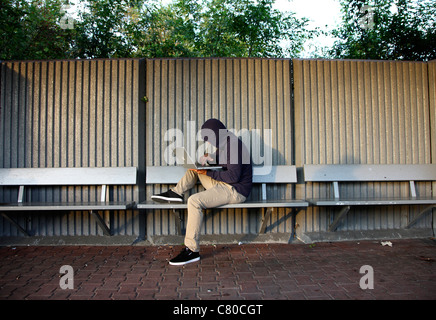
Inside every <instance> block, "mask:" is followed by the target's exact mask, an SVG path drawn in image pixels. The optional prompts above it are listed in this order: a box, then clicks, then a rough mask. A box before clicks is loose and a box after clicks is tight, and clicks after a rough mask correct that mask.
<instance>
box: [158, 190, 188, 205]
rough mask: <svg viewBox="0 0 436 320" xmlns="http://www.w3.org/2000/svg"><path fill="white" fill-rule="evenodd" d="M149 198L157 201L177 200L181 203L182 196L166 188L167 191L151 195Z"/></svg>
mask: <svg viewBox="0 0 436 320" xmlns="http://www.w3.org/2000/svg"><path fill="white" fill-rule="evenodd" d="M151 200H154V201H157V202H179V203H183V196H181V195H179V194H177V193H175V192H174V191H173V190H168V191H167V192H164V193H161V194H154V195H152V196H151Z"/></svg>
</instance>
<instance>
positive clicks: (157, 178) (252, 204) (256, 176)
mask: <svg viewBox="0 0 436 320" xmlns="http://www.w3.org/2000/svg"><path fill="white" fill-rule="evenodd" d="M262 170H265V168H256V167H254V168H253V183H255V184H261V185H262V198H261V199H259V200H247V201H245V202H243V203H237V204H227V205H223V206H220V207H217V208H220V209H230V208H232V209H236V208H264V209H267V210H266V212H265V213H264V215H263V218H262V221H261V227H260V230H259V233H265V229H266V225H267V223H268V219H269V217H270V215H271V213H272V212H273V211H274V208H292V212H293V213H294V217H295V215H296V214H297V213H298V212H299V211H300V210H302V209H304V208H306V207H308V205H309V203H308V202H306V201H303V200H295V199H267V188H266V185H267V184H269V183H284V184H288V183H296V182H297V172H296V167H295V166H272V168H271V171H270V172H269V174H266V175H265V174H262V173H263V172H262ZM185 172H186V169H185V168H183V167H182V166H160V167H159V166H153V167H147V169H146V184H148V185H150V184H164V185H175V184H177V183H178V182H179V180H180V179H181V178H182V177H183V175H184V174H185ZM136 208H137V209H142V210H159V209H160V210H162V209H164V210H172V212H173V213H174V216H175V218H176V229H177V230H176V231H177V233H178V234H181V225H180V223H181V219H180V215H179V213H178V212H177V210H185V209H187V204H186V203H157V202H154V201H152V200H148V201H144V202H141V203H139V204H137V206H136ZM214 209H215V208H214Z"/></svg>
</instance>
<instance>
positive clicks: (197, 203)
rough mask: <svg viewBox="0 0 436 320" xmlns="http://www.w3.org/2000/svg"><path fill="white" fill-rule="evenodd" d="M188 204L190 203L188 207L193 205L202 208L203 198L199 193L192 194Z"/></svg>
mask: <svg viewBox="0 0 436 320" xmlns="http://www.w3.org/2000/svg"><path fill="white" fill-rule="evenodd" d="M187 205H188V208H189V207H191V206H192V207H194V208H197V209H202V205H201V199H200V197H199V196H198V194H193V195H192V196H190V197H189V198H188V202H187Z"/></svg>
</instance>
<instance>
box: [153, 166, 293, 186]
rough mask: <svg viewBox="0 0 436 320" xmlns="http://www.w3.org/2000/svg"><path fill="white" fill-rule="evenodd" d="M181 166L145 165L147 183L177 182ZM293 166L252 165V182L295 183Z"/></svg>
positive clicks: (181, 173)
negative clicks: (269, 166)
mask: <svg viewBox="0 0 436 320" xmlns="http://www.w3.org/2000/svg"><path fill="white" fill-rule="evenodd" d="M185 172H186V169H185V168H183V167H182V166H161V167H159V166H155V167H152V166H150V167H147V171H146V183H147V184H177V182H179V180H180V179H181V178H182V177H183V175H184V174H185ZM296 182H297V170H296V167H295V166H271V168H268V167H253V183H296Z"/></svg>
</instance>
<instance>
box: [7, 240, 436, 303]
mask: <svg viewBox="0 0 436 320" xmlns="http://www.w3.org/2000/svg"><path fill="white" fill-rule="evenodd" d="M392 243H393V246H392V247H389V246H382V245H381V244H380V242H379V241H360V242H357V241H353V242H337V243H316V244H314V245H307V244H242V245H207V246H202V252H201V261H200V262H198V263H192V264H189V265H186V266H180V267H179V266H170V265H168V262H167V260H168V259H170V258H171V257H173V256H174V255H176V254H178V252H179V251H180V250H181V249H182V247H181V246H105V247H102V246H51V247H50V246H32V247H2V248H0V261H1V262H0V299H1V300H23V299H24V300H41V299H42V300H66V299H67V300H89V299H92V300H124V299H145V300H160V299H171V300H173V299H182V300H183V299H187V300H199V299H205V300H210V299H213V300H216V299H225V300H233V299H236V300H256V299H265V300H277V299H299V300H319V299H322V300H333V299H341V300H349V299H377V300H378V299H395V300H396V299H427V300H434V299H436V241H435V240H433V239H419V240H395V241H392ZM62 265H70V266H72V267H73V270H74V283H73V286H74V288H73V289H64V290H63V289H61V288H60V282H62V281H63V282H64V283H65V282H66V281H65V280H63V278H62V277H63V276H64V274H61V273H60V267H61V266H62ZM363 265H369V266H371V267H372V268H373V271H374V289H366V290H363V289H361V288H360V285H359V282H360V279H361V278H362V277H363V276H364V275H365V274H363V273H362V274H361V273H360V268H361V266H363Z"/></svg>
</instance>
